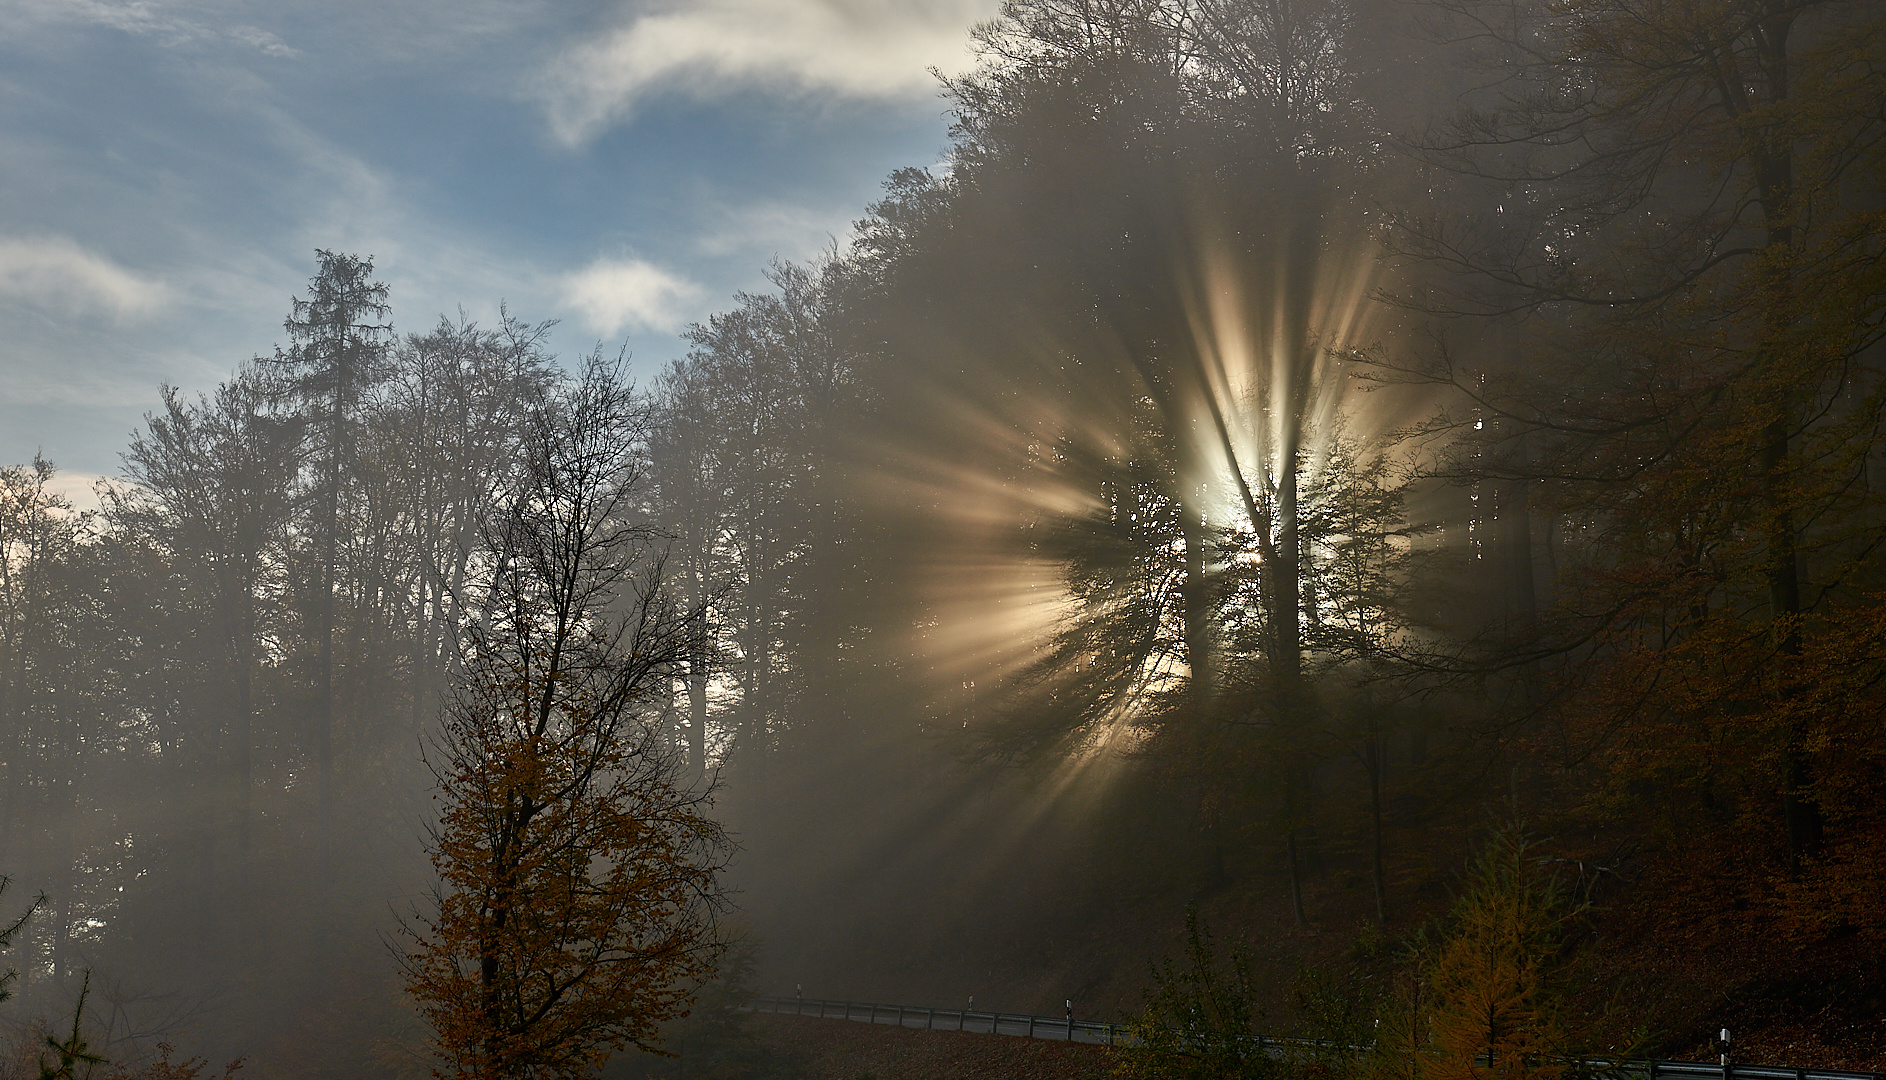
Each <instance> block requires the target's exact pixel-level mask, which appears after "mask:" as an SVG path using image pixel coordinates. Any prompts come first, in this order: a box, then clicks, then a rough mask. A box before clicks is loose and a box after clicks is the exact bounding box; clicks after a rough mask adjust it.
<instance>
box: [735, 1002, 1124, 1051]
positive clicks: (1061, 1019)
mask: <svg viewBox="0 0 1886 1080" xmlns="http://www.w3.org/2000/svg"><path fill="white" fill-rule="evenodd" d="M747 1007H748V1008H750V1009H752V1010H753V1011H754V1012H770V1013H787V1014H790V1015H796V1016H822V1017H825V1018H826V1019H828V1020H858V1021H862V1022H864V1023H869V1024H892V1025H895V1026H897V1027H904V1028H916V1029H919V1030H926V1031H975V1032H980V1033H982V1034H984V1035H1021V1036H1025V1037H1027V1038H1031V1039H1060V1040H1063V1041H1065V1042H1080V1043H1097V1044H1101V1045H1104V1046H1116V1045H1120V1044H1122V1043H1124V1042H1125V1041H1126V1040H1127V1038H1128V1032H1127V1028H1126V1027H1125V1025H1122V1024H1109V1023H1105V1022H1103V1021H1099V1020H1076V1019H1074V1018H1073V1016H1072V1015H1071V1014H1070V1015H1068V1016H1029V1015H1027V1014H1024V1013H1005V1012H982V1011H979V1010H974V1009H932V1008H928V1007H922V1008H920V1007H917V1006H914V1005H879V1004H873V1003H872V1002H868V1001H828V1000H824V999H820V998H798V997H789V998H779V997H766V998H755V999H754V1000H753V1001H752V1002H751V1003H750V1004H749V1005H748V1006H747Z"/></svg>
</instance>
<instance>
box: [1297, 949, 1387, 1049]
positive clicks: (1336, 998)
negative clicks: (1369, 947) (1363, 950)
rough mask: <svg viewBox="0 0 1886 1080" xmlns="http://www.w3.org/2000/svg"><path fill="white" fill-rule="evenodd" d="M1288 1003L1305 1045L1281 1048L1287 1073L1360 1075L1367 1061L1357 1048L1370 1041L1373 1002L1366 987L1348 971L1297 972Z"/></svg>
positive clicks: (1304, 969)
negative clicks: (1294, 1015)
mask: <svg viewBox="0 0 1886 1080" xmlns="http://www.w3.org/2000/svg"><path fill="white" fill-rule="evenodd" d="M1373 925H1374V924H1372V923H1371V924H1370V927H1371V928H1373ZM1290 1003H1291V1005H1292V1006H1293V1007H1294V1011H1295V1012H1296V1014H1297V1018H1298V1020H1299V1022H1300V1023H1301V1024H1302V1034H1303V1036H1304V1038H1305V1040H1306V1041H1303V1042H1296V1043H1291V1044H1288V1045H1287V1046H1286V1047H1285V1048H1284V1052H1283V1056H1284V1058H1285V1059H1286V1060H1287V1061H1289V1062H1290V1063H1291V1065H1293V1066H1294V1069H1293V1070H1292V1072H1294V1073H1295V1074H1297V1075H1301V1076H1310V1077H1328V1078H1331V1080H1348V1078H1351V1077H1359V1076H1361V1075H1363V1073H1364V1072H1365V1071H1366V1066H1367V1060H1366V1058H1365V1057H1364V1056H1363V1055H1362V1054H1359V1053H1358V1052H1357V1047H1362V1046H1366V1045H1368V1044H1369V1043H1370V1042H1371V1041H1373V1040H1374V1038H1375V1014H1376V1002H1375V996H1374V995H1373V994H1372V993H1370V991H1369V988H1368V986H1367V984H1365V983H1364V982H1362V981H1361V980H1359V979H1358V978H1356V977H1355V973H1354V972H1353V971H1338V970H1335V969H1331V968H1322V967H1300V968H1298V969H1297V983H1296V985H1295V986H1294V987H1292V988H1291V992H1290Z"/></svg>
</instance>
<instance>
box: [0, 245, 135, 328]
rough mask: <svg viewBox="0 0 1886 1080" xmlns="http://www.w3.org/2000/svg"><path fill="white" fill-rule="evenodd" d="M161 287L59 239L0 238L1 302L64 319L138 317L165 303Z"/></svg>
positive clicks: (102, 257) (101, 257)
mask: <svg viewBox="0 0 1886 1080" xmlns="http://www.w3.org/2000/svg"><path fill="white" fill-rule="evenodd" d="M165 294H166V290H165V289H164V286H163V285H162V283H160V282H156V281H151V280H148V279H146V278H143V277H140V276H138V275H137V274H134V273H132V272H130V271H129V270H126V269H124V268H123V267H121V266H119V265H118V264H117V263H114V262H112V261H111V260H110V259H107V258H105V257H104V256H102V255H97V254H94V253H93V252H90V251H87V250H85V249H84V248H82V247H80V246H79V245H78V244H76V243H74V242H73V241H71V240H69V239H67V238H65V237H63V236H55V237H44V238H32V239H16V238H10V237H0V300H14V301H24V302H26V303H29V304H32V305H34V306H36V307H41V308H46V309H49V310H53V311H58V312H61V313H64V314H80V313H86V314H97V313H103V314H107V315H112V316H126V315H141V314H144V313H145V312H148V311H151V310H154V309H155V308H156V307H157V306H158V305H160V304H161V303H163V301H164V298H165Z"/></svg>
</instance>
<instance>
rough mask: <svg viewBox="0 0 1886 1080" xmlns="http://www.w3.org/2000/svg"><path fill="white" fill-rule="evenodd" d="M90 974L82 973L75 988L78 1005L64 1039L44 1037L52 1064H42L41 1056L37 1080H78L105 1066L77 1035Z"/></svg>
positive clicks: (44, 1061)
mask: <svg viewBox="0 0 1886 1080" xmlns="http://www.w3.org/2000/svg"><path fill="white" fill-rule="evenodd" d="M91 992H92V973H91V972H89V971H87V972H86V973H85V982H84V983H83V984H81V985H80V987H79V1003H78V1004H77V1005H75V1006H73V1008H72V1031H71V1033H70V1034H68V1035H67V1036H66V1037H65V1038H64V1039H55V1038H53V1037H52V1036H51V1035H48V1036H46V1045H47V1046H48V1047H50V1048H51V1049H52V1052H53V1057H54V1060H53V1061H51V1062H50V1063H49V1062H47V1061H46V1058H45V1056H44V1053H43V1052H42V1054H41V1056H40V1059H39V1080H80V1078H82V1077H89V1076H91V1075H92V1070H93V1069H95V1068H97V1067H98V1066H100V1065H103V1064H104V1063H105V1057H104V1055H103V1054H94V1053H92V1052H91V1047H90V1046H89V1045H88V1044H87V1043H86V1041H85V1037H84V1036H83V1035H82V1034H80V1032H79V1025H80V1024H81V1023H83V1022H84V1020H85V999H86V998H87V997H90V996H91Z"/></svg>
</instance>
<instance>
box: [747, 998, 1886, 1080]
mask: <svg viewBox="0 0 1886 1080" xmlns="http://www.w3.org/2000/svg"><path fill="white" fill-rule="evenodd" d="M746 1008H747V1009H749V1010H751V1011H753V1012H770V1013H786V1014H789V1015H797V1016H819V1017H824V1018H826V1019H829V1020H856V1021H860V1022H863V1023H869V1024H889V1025H894V1026H897V1027H902V1028H915V1029H918V1030H927V1031H974V1032H980V1033H982V1034H985V1035H1019V1036H1026V1037H1028V1038H1034V1039H1060V1040H1063V1041H1066V1042H1080V1043H1094V1044H1099V1045H1104V1046H1125V1045H1127V1044H1129V1043H1130V1042H1132V1041H1133V1039H1134V1036H1133V1034H1132V1029H1131V1028H1129V1027H1127V1026H1126V1025H1124V1024H1110V1023H1106V1022H1104V1021H1100V1020H1076V1019H1074V1017H1073V1014H1072V1012H1069V1013H1068V1014H1067V1015H1065V1016H1029V1015H1027V1014H1023V1013H1005V1012H981V1011H978V1010H973V1009H933V1008H929V1007H927V1006H916V1005H882V1004H875V1003H872V1002H868V1001H830V1000H825V999H821V998H801V997H763V998H755V999H754V1000H753V1001H752V1002H750V1003H749V1004H748V1005H747V1006H746ZM1257 1042H1258V1045H1259V1046H1260V1047H1262V1048H1264V1049H1265V1050H1268V1051H1270V1052H1272V1053H1275V1054H1284V1053H1289V1052H1290V1051H1293V1050H1327V1049H1331V1047H1329V1046H1328V1044H1325V1043H1318V1042H1315V1041H1313V1040H1310V1039H1292V1038H1282V1037H1278V1036H1273V1035H1259V1036H1257ZM1348 1049H1350V1050H1353V1051H1355V1052H1356V1053H1362V1052H1364V1051H1366V1050H1367V1049H1368V1048H1367V1047H1363V1046H1352V1047H1348ZM1580 1064H1582V1065H1584V1066H1585V1067H1586V1069H1587V1070H1589V1071H1590V1072H1592V1073H1595V1074H1598V1075H1603V1076H1609V1077H1614V1078H1617V1080H1627V1078H1628V1080H1886V1073H1871V1072H1847V1071H1843V1070H1840V1069H1808V1068H1799V1067H1796V1066H1791V1065H1741V1064H1734V1063H1731V1064H1726V1065H1712V1064H1709V1063H1707V1062H1701V1061H1651V1060H1639V1059H1634V1058H1631V1059H1619V1060H1610V1059H1604V1058H1587V1059H1583V1060H1582V1061H1581V1062H1580Z"/></svg>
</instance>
